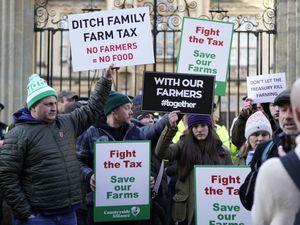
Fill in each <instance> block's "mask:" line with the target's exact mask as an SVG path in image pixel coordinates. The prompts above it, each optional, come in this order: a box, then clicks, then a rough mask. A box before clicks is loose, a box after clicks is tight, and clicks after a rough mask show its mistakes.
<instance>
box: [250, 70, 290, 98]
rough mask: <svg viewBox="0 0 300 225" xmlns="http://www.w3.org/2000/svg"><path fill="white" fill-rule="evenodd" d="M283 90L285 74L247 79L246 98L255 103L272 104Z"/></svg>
mask: <svg viewBox="0 0 300 225" xmlns="http://www.w3.org/2000/svg"><path fill="white" fill-rule="evenodd" d="M285 89H286V77H285V73H277V74H267V75H258V76H251V77H247V92H248V97H249V98H251V99H252V100H253V102H255V103H264V102H273V101H274V99H275V98H276V96H277V95H279V94H280V93H281V92H282V91H284V90H285Z"/></svg>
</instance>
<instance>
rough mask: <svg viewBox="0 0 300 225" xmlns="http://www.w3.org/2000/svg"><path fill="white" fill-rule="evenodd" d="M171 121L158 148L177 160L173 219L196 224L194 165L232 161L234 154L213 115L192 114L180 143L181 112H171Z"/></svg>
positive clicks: (183, 224)
mask: <svg viewBox="0 0 300 225" xmlns="http://www.w3.org/2000/svg"><path fill="white" fill-rule="evenodd" d="M169 121H170V122H169V124H168V125H167V126H166V127H165V129H164V131H163V132H162V134H161V136H160V138H159V141H158V143H157V146H156V149H155V152H156V154H157V155H158V157H159V158H161V159H169V160H177V177H178V178H177V181H176V184H175V195H174V197H173V200H174V201H175V203H174V205H173V208H172V218H173V220H174V221H175V222H176V223H178V224H180V225H194V224H195V218H194V216H195V215H194V211H195V207H194V165H232V161H231V156H230V153H229V151H228V150H227V148H225V147H223V144H222V142H221V141H220V139H219V137H218V136H217V134H216V133H215V131H214V129H213V125H212V118H211V116H208V115H188V119H187V124H188V129H187V130H186V131H185V133H184V134H183V136H182V137H181V138H180V140H179V141H178V143H176V144H173V143H172V139H173V137H174V135H175V134H176V132H177V121H178V115H177V112H175V111H174V112H171V113H170V120H169Z"/></svg>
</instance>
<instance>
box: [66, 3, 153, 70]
mask: <svg viewBox="0 0 300 225" xmlns="http://www.w3.org/2000/svg"><path fill="white" fill-rule="evenodd" d="M68 21H69V29H70V41H71V49H72V63H73V70H74V71H84V70H93V69H103V68H108V67H109V65H111V64H112V63H113V64H114V66H116V67H120V66H129V65H138V64H149V63H154V54H153V41H152V34H151V26H150V16H149V8H148V7H140V8H131V9H122V10H113V11H101V12H92V13H82V14H72V15H68Z"/></svg>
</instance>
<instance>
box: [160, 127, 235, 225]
mask: <svg viewBox="0 0 300 225" xmlns="http://www.w3.org/2000/svg"><path fill="white" fill-rule="evenodd" d="M176 132H177V129H171V128H169V127H166V128H165V129H164V130H163V132H162V134H161V136H160V138H159V140H158V143H157V146H156V149H155V152H156V154H157V155H158V157H159V158H160V159H168V160H177V161H179V160H180V158H179V157H180V153H181V151H182V149H183V142H182V140H179V141H178V143H176V144H172V139H173V137H174V135H175V134H176ZM223 148H224V147H223ZM224 150H225V155H224V156H223V157H220V165H232V161H231V157H230V153H229V151H228V150H227V149H226V147H225V148H224ZM223 152H224V151H223ZM173 200H174V205H173V209H172V217H173V220H174V221H175V222H182V221H185V220H186V219H187V220H188V224H189V225H191V224H193V223H194V222H193V221H194V212H195V206H194V205H195V203H194V170H192V171H191V172H190V173H189V175H188V177H187V178H186V179H185V180H184V181H181V180H180V179H177V181H176V184H175V195H174V196H173Z"/></svg>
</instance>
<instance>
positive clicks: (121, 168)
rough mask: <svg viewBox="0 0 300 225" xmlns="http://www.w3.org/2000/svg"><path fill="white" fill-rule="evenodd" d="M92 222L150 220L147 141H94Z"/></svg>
mask: <svg viewBox="0 0 300 225" xmlns="http://www.w3.org/2000/svg"><path fill="white" fill-rule="evenodd" d="M95 153H96V154H95V171H96V173H95V174H96V190H95V195H96V196H95V207H94V220H95V221H120V220H144V219H149V218H150V205H149V204H150V199H149V198H150V184H149V180H150V141H131V142H129V141H128V142H118V141H114V142H96V144H95Z"/></svg>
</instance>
